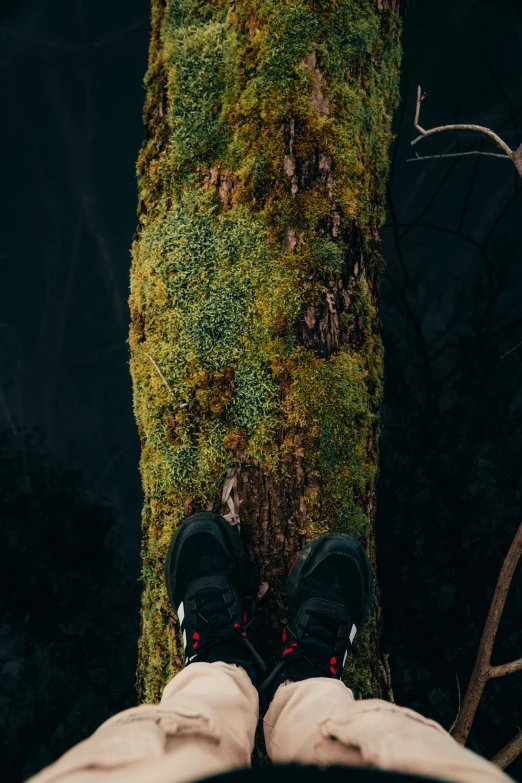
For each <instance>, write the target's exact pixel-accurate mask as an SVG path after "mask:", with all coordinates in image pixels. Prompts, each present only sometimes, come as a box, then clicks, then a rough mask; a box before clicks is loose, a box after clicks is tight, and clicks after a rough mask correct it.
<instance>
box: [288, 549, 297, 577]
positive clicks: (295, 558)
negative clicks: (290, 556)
mask: <svg viewBox="0 0 522 783" xmlns="http://www.w3.org/2000/svg"><path fill="white" fill-rule="evenodd" d="M298 557H299V552H298V553H297V555H296V556H295V557H294V560H293V562H292V565H291V566H290V571H289V572H288V574H289V575H290V574H291V573H292V568H293V567H294V566H295V561H296V560H297V558H298Z"/></svg>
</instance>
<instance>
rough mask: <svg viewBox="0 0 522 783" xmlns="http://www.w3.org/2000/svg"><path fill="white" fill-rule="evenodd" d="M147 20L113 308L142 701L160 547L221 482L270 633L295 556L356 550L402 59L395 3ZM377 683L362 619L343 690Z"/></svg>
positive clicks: (370, 438)
mask: <svg viewBox="0 0 522 783" xmlns="http://www.w3.org/2000/svg"><path fill="white" fill-rule="evenodd" d="M152 6H153V15H152V20H153V24H152V42H151V51H150V67H149V72H148V75H147V79H146V87H147V98H146V109H145V124H146V140H145V143H144V146H143V149H142V152H141V156H140V159H139V164H138V173H139V189H140V221H139V227H138V231H137V234H136V238H135V242H134V247H133V267H132V279H131V297H130V305H131V312H132V326H131V332H130V345H131V371H132V377H133V382H134V405H135V413H136V419H137V423H138V428H139V432H140V437H141V443H142V459H141V471H142V476H143V487H144V492H145V507H144V512H143V548H142V555H143V573H142V578H143V604H142V630H141V638H140V651H139V669H138V689H139V693H140V696H141V698H142V699H143V700H144V701H147V702H153V701H156V700H157V699H158V698H159V696H160V694H161V690H162V688H163V687H164V685H165V683H166V682H167V680H168V678H169V677H171V676H172V674H173V673H174V672H175V671H176V670H177V669H178V668H179V667H180V655H181V650H182V647H181V645H180V644H179V636H178V626H177V621H176V619H175V617H173V616H172V614H171V612H170V609H169V606H168V599H167V595H166V590H165V587H164V581H163V563H164V558H165V554H166V550H167V547H168V543H169V540H170V537H171V535H172V531H173V529H174V528H175V526H176V525H177V524H178V523H179V522H180V520H181V519H183V518H184V517H185V516H187V514H189V513H191V512H194V511H197V510H201V509H205V508H213V509H214V510H218V511H220V512H221V513H224V511H225V510H228V509H224V507H223V506H222V505H221V493H222V487H223V484H224V481H225V476H226V474H227V470H229V469H231V468H235V474H236V475H235V483H236V486H235V488H234V489H233V494H232V498H233V500H234V503H235V507H236V510H238V511H239V515H240V520H241V528H240V529H241V536H242V538H243V540H244V542H245V545H246V546H247V549H248V551H249V555H250V559H251V563H252V570H253V591H254V593H255V591H256V590H257V587H258V585H259V584H260V583H262V582H266V583H268V585H269V590H268V592H267V594H266V595H265V597H264V598H263V599H262V600H261V601H260V602H259V611H260V612H261V614H262V615H263V619H264V620H265V621H267V623H268V624H269V625H271V627H272V628H273V627H274V626H275V625H276V624H277V622H279V621H280V620H281V619H284V611H285V610H284V604H283V602H282V596H283V586H284V581H285V576H286V573H287V572H288V568H289V565H290V564H291V562H292V560H293V558H294V557H295V554H296V552H297V550H298V549H299V548H300V547H301V546H302V545H303V544H304V542H305V541H306V540H307V539H308V538H310V537H312V536H313V535H316V534H318V533H320V532H323V531H325V530H328V529H335V530H341V531H345V532H349V533H351V534H353V535H356V536H357V537H359V538H360V539H361V540H363V541H365V542H366V544H367V546H368V548H369V550H370V552H372V551H373V536H372V523H373V501H374V489H375V477H376V470H377V435H378V406H379V402H380V399H381V388H382V348H381V341H380V338H379V322H378V316H377V313H376V305H375V302H376V295H377V280H378V274H379V272H380V271H381V270H382V260H381V254H380V242H379V236H378V229H379V226H380V225H381V223H382V220H383V216H384V209H383V203H384V194H385V184H386V178H387V172H388V147H389V142H390V125H391V117H392V112H393V109H394V107H395V104H396V102H397V98H398V72H399V58H400V44H399V34H400V23H399V18H398V9H397V7H396V5H395V4H394V2H393V0H388V1H386V0H336V1H334V0H285V2H282V0H236V2H234V1H233V0H232V2H224V0H213V1H210V2H205V1H204V0H153V3H152ZM229 475H230V474H229ZM265 641H267V642H268V641H271V637H270V635H265ZM378 670H379V667H378V646H377V633H376V624H375V618H374V621H373V622H372V624H371V625H370V628H369V630H368V632H367V633H366V634H365V635H363V637H361V638H360V639H359V640H358V643H357V646H356V655H355V657H354V659H353V663H352V665H351V666H350V668H349V669H348V670H347V673H346V679H347V682H349V683H350V685H351V686H352V687H353V688H354V690H355V692H356V693H357V695H359V696H368V695H371V694H377V693H379V676H378Z"/></svg>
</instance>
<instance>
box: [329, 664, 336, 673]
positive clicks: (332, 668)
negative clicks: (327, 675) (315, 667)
mask: <svg viewBox="0 0 522 783" xmlns="http://www.w3.org/2000/svg"><path fill="white" fill-rule="evenodd" d="M330 671H331V672H332V674H337V672H336V671H335V666H330Z"/></svg>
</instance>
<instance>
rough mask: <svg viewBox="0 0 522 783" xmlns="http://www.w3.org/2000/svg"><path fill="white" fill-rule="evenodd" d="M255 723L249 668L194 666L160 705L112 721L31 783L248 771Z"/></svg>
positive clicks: (155, 780)
mask: <svg viewBox="0 0 522 783" xmlns="http://www.w3.org/2000/svg"><path fill="white" fill-rule="evenodd" d="M257 720H258V696H257V691H256V689H255V688H254V686H253V685H252V683H251V681H250V678H249V677H248V675H247V673H246V672H245V670H244V669H242V668H240V667H238V666H234V665H232V664H226V663H192V664H190V666H187V667H186V668H185V669H183V671H182V672H180V673H179V674H177V675H176V676H175V677H174V678H173V679H172V680H171V681H170V682H169V683H168V685H167V686H166V688H165V690H164V691H163V696H162V698H161V701H160V703H159V704H141V705H140V706H138V707H131V708H130V709H128V710H124V711H123V712H120V713H118V714H117V715H113V716H112V717H111V718H109V719H108V720H107V721H105V722H104V723H102V725H101V726H100V727H99V728H98V729H97V730H96V731H95V732H94V734H92V735H91V736H90V737H88V738H87V739H86V740H84V741H83V742H80V743H79V744H78V745H75V746H74V747H73V748H71V750H69V751H67V753H65V754H64V755H63V756H62V757H61V758H60V759H58V761H56V762H55V763H54V764H51V765H50V766H49V767H46V768H45V769H44V770H42V771H41V772H39V773H38V774H37V775H35V776H34V777H32V778H30V779H29V781H28V782H27V783H188V781H191V780H195V779H197V778H202V777H207V776H209V775H214V774H218V773H219V772H224V771H227V770H230V769H235V768H238V767H248V766H250V756H251V754H252V750H253V747H254V735H255V730H256V725H257Z"/></svg>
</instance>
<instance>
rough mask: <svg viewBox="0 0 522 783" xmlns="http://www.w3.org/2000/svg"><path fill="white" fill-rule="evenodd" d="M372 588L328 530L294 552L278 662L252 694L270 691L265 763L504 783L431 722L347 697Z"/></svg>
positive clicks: (355, 552)
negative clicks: (345, 677) (349, 658)
mask: <svg viewBox="0 0 522 783" xmlns="http://www.w3.org/2000/svg"><path fill="white" fill-rule="evenodd" d="M372 590H373V583H372V572H371V565H370V562H369V560H368V557H367V556H366V553H365V551H364V549H363V547H362V546H361V545H360V544H359V543H358V542H357V541H356V540H355V539H353V538H350V537H349V536H344V535H340V534H337V533H327V534H325V535H323V536H319V537H318V538H316V539H314V540H313V541H311V542H310V543H309V544H307V546H305V547H304V549H303V550H302V551H301V552H300V553H299V555H298V557H297V559H296V561H295V564H294V566H293V568H292V570H291V572H290V575H289V577H288V582H287V588H286V595H287V602H288V617H289V621H288V625H287V626H286V627H285V628H284V630H283V644H282V654H281V660H280V662H279V664H278V666H277V667H276V668H275V669H274V671H273V672H272V674H271V675H270V676H269V677H268V678H267V680H266V681H265V683H263V685H262V686H261V689H260V691H261V695H262V696H263V701H264V704H265V706H266V704H267V701H268V700H269V698H270V695H271V694H273V693H274V691H275V695H274V696H273V700H272V703H271V705H270V709H269V710H268V712H267V714H266V716H265V719H264V728H265V740H266V746H267V751H268V754H269V756H270V758H271V759H272V760H273V761H275V762H279V763H285V762H292V761H293V762H299V763H303V764H318V765H328V764H346V765H353V766H359V767H373V768H377V769H385V770H390V771H397V772H406V773H408V772H409V773H413V774H415V773H416V774H418V775H427V776H430V775H431V776H432V777H434V778H441V779H443V780H448V781H454V782H455V783H500V782H501V781H504V783H507V781H509V780H510V778H508V776H507V775H505V774H504V773H503V772H502V771H501V770H500V769H499V768H498V767H495V766H494V765H493V764H490V762H488V761H486V760H485V759H483V758H481V757H480V756H477V755H476V754H475V753H472V752H471V751H470V750H467V749H465V748H463V747H461V746H460V745H458V744H457V743H456V742H455V740H454V739H453V738H452V737H451V736H450V735H449V734H448V733H447V732H446V731H445V730H444V729H443V728H442V726H440V725H439V724H438V723H435V721H432V720H428V719H426V718H424V717H422V715H419V714H418V713H416V712H414V711H413V710H409V709H406V708H404V707H397V706H396V705H395V704H390V703H389V702H385V701H381V700H379V699H369V700H365V701H355V700H354V698H353V694H352V692H351V690H349V688H347V687H346V686H345V685H344V684H343V683H342V682H341V676H342V672H343V665H344V661H345V659H346V655H347V653H348V652H349V650H350V649H351V645H352V642H353V640H354V637H355V636H356V634H357V632H358V631H360V629H361V628H362V627H363V626H364V623H365V619H366V617H367V615H368V609H369V606H370V596H371V593H372ZM278 683H281V684H279V687H277V685H278ZM276 688H277V690H276Z"/></svg>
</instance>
